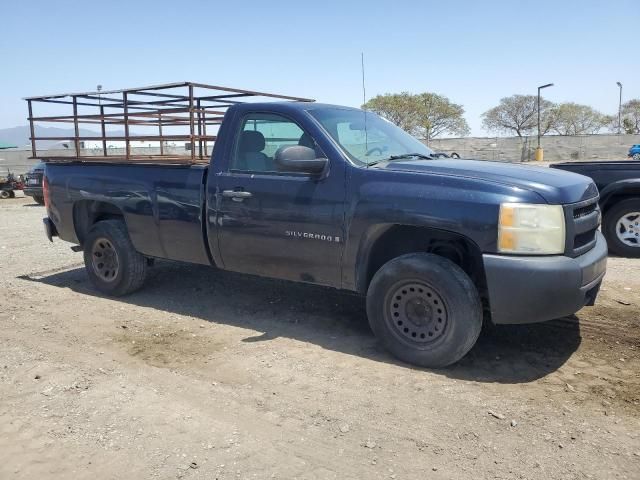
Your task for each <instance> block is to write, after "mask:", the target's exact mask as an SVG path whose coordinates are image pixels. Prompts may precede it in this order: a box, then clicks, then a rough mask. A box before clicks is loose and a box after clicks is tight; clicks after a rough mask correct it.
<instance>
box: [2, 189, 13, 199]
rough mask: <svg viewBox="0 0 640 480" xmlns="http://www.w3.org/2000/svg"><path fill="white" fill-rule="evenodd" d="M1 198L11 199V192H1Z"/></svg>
mask: <svg viewBox="0 0 640 480" xmlns="http://www.w3.org/2000/svg"><path fill="white" fill-rule="evenodd" d="M0 198H1V199H3V200H6V199H7V198H11V192H10V191H9V190H0Z"/></svg>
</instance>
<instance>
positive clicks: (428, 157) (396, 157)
mask: <svg viewBox="0 0 640 480" xmlns="http://www.w3.org/2000/svg"><path fill="white" fill-rule="evenodd" d="M414 157H417V158H423V159H425V160H433V157H432V156H431V155H425V154H424V153H403V154H402V155H391V156H390V157H389V158H385V159H384V160H376V161H375V162H371V163H369V164H367V166H368V167H370V166H372V165H377V164H378V163H381V162H392V161H394V160H404V159H406V158H414Z"/></svg>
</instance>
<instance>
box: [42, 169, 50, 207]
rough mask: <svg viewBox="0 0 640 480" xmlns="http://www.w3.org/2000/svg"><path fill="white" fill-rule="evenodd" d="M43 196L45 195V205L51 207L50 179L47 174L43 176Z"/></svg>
mask: <svg viewBox="0 0 640 480" xmlns="http://www.w3.org/2000/svg"><path fill="white" fill-rule="evenodd" d="M42 196H43V197H44V206H45V207H47V208H48V207H49V180H48V179H47V177H46V176H44V175H43V176H42Z"/></svg>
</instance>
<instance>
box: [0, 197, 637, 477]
mask: <svg viewBox="0 0 640 480" xmlns="http://www.w3.org/2000/svg"><path fill="white" fill-rule="evenodd" d="M43 216H44V208H43V207H40V206H37V205H36V204H34V203H33V202H31V201H30V199H28V198H16V199H11V200H3V201H0V273H1V275H0V306H1V307H0V324H1V325H2V331H1V333H0V478H2V479H9V478H12V479H13V478H24V479H45V478H46V479H69V478H73V479H92V480H95V479H103V478H113V479H123V478H132V479H133V478H135V479H142V478H161V479H165V478H166V479H171V478H185V479H189V478H190V479H198V478H200V479H216V478H217V479H254V478H256V479H264V478H267V479H269V478H278V479H293V478H300V479H373V478H376V479H377V478H390V479H474V480H475V479H485V478H486V479H555V478H557V479H584V478H593V479H609V478H614V479H639V478H640V355H639V353H640V275H638V272H640V260H629V259H622V258H611V259H610V261H609V271H608V274H607V277H606V279H605V282H604V286H603V289H602V292H601V294H600V297H599V298H598V302H597V305H596V306H595V307H592V308H585V309H583V310H581V311H580V312H578V314H577V315H576V316H574V317H570V318H563V319H559V320H555V321H552V322H548V323H543V324H538V325H532V326H504V327H496V328H495V329H493V330H489V331H486V332H484V333H483V334H482V336H481V337H480V340H479V342H478V344H477V345H476V347H474V349H473V350H472V351H471V353H470V354H469V355H468V356H467V357H465V358H464V359H463V361H461V362H460V363H459V364H457V365H456V366H454V367H452V368H449V369H443V370H425V369H418V368H412V367H411V366H408V365H405V364H402V363H400V362H398V361H396V360H394V359H393V358H392V357H391V356H389V355H388V354H387V353H386V352H385V351H383V350H382V349H381V348H380V347H379V346H378V344H377V342H376V340H375V339H374V337H373V335H372V334H371V332H370V330H369V328H368V325H367V321H366V316H365V310H364V303H363V301H362V300H361V299H360V298H358V297H355V296H352V295H348V294H345V293H341V292H337V291H333V290H329V289H324V288H316V287H311V286H305V285H296V284H291V283H285V282H276V281H270V280H265V279H259V278H253V277H248V276H243V275H237V274H229V273H224V272H218V271H216V270H214V269H210V268H205V267H197V266H188V265H179V264H173V263H168V262H163V263H158V264H157V265H156V266H155V267H154V268H153V270H152V272H151V275H150V278H149V280H148V283H147V285H146V288H145V289H144V290H142V291H140V292H138V293H135V294H133V295H131V296H128V297H126V298H121V299H112V298H106V297H104V296H102V295H100V294H98V293H97V292H96V291H94V290H93V288H92V287H91V286H90V285H89V283H88V281H87V277H86V275H85V272H84V269H83V266H82V256H81V254H79V253H73V252H72V251H71V250H70V249H69V246H70V245H69V244H67V243H64V242H61V241H55V242H54V243H49V242H48V241H47V240H46V238H45V236H44V233H43V229H42V224H41V220H40V219H41V218H42V217H43Z"/></svg>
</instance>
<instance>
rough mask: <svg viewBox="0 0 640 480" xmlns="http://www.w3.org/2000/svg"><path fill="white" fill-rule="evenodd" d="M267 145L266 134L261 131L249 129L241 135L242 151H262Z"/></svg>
mask: <svg viewBox="0 0 640 480" xmlns="http://www.w3.org/2000/svg"><path fill="white" fill-rule="evenodd" d="M265 145H266V143H265V140H264V135H263V134H262V133H260V132H256V131H255V130H247V131H244V132H242V134H241V135H240V145H239V146H240V151H241V152H261V151H262V150H264V147H265Z"/></svg>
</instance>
